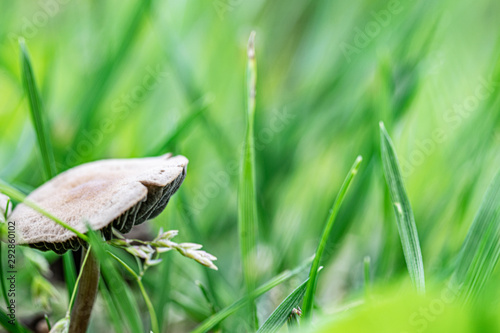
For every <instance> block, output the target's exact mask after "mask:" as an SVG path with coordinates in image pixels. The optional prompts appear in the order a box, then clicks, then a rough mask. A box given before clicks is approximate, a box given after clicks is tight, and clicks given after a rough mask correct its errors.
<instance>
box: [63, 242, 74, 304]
mask: <svg viewBox="0 0 500 333" xmlns="http://www.w3.org/2000/svg"><path fill="white" fill-rule="evenodd" d="M62 260H63V271H64V280H65V281H66V288H67V290H68V295H71V292H72V291H73V290H74V289H75V286H76V266H75V259H74V257H73V252H72V251H68V252H66V253H64V254H63V255H62ZM70 290H71V291H70ZM69 306H71V304H69Z"/></svg>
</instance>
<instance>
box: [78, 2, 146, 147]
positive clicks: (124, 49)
mask: <svg viewBox="0 0 500 333" xmlns="http://www.w3.org/2000/svg"><path fill="white" fill-rule="evenodd" d="M151 2H152V1H151V0H145V1H139V2H137V5H136V7H135V8H133V9H132V11H131V13H130V18H129V19H128V24H127V25H126V27H125V28H124V29H123V34H122V35H121V36H120V37H119V38H118V40H119V42H118V48H117V49H116V50H115V51H114V52H113V55H112V56H111V57H109V58H108V59H106V60H105V61H104V63H103V64H102V65H101V66H100V67H99V68H98V70H96V73H97V76H96V77H95V79H94V80H93V82H92V84H90V85H88V87H89V89H88V91H87V92H86V93H84V94H82V100H81V101H80V105H79V107H78V110H79V113H80V114H82V119H80V124H79V128H78V130H77V131H76V135H75V138H74V139H73V143H72V146H73V147H75V146H76V145H77V144H78V143H79V142H80V141H81V140H82V138H84V133H85V130H88V129H89V128H90V127H92V125H93V122H94V121H95V118H96V115H97V112H98V110H99V104H100V103H101V102H102V100H103V99H104V97H105V96H106V93H107V92H108V91H109V88H110V87H111V86H112V83H113V80H112V79H113V77H114V75H115V74H116V72H117V71H118V69H119V68H120V66H121V64H122V63H123V61H124V60H125V59H126V57H127V55H128V54H129V51H130V48H131V47H132V45H133V44H134V42H135V41H136V39H137V37H138V36H139V34H140V32H141V31H142V29H141V23H142V22H143V21H144V18H145V17H146V15H147V13H148V12H149V8H150V6H151Z"/></svg>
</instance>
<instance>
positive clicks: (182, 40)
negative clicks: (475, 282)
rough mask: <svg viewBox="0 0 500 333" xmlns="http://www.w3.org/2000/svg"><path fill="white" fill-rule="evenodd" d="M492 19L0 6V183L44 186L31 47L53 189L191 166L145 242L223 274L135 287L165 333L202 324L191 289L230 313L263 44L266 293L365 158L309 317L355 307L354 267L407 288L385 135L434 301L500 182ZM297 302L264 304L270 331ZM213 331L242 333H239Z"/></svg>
mask: <svg viewBox="0 0 500 333" xmlns="http://www.w3.org/2000/svg"><path fill="white" fill-rule="evenodd" d="M499 15H500V3H499V2H495V1H485V0H479V1H476V2H474V3H471V2H468V1H464V0H460V1H446V0H445V1H430V0H424V1H418V2H417V1H396V0H394V1H357V0H355V1H349V2H346V1H327V0H315V1H262V0H257V1H252V2H250V1H247V2H244V1H241V0H211V1H203V2H202V1H200V2H188V1H159V0H155V1H148V0H144V1H130V0H125V1H90V0H89V1H80V2H78V1H71V0H40V1H36V2H35V1H30V2H28V1H24V2H20V1H15V2H11V1H6V0H0V41H1V44H0V101H1V102H0V178H1V179H3V180H5V181H7V182H9V183H10V184H12V185H14V186H16V187H18V188H20V189H22V190H23V191H24V192H26V193H29V192H30V191H31V190H32V189H33V188H35V187H37V186H39V185H40V184H42V183H43V172H42V168H41V166H40V165H41V164H40V156H39V151H38V147H37V143H36V134H35V132H34V130H33V126H32V122H31V119H30V114H29V109H28V104H27V100H26V96H25V95H24V91H23V87H22V81H21V75H20V60H19V47H18V42H17V40H18V38H19V37H20V36H22V37H24V39H25V40H26V44H27V46H28V48H29V51H30V54H31V59H32V63H33V67H34V69H35V75H36V79H37V83H38V85H39V87H40V90H41V95H42V100H43V102H44V107H45V111H46V114H47V117H48V120H49V127H50V135H51V138H52V141H53V145H54V149H55V157H56V162H57V165H58V172H62V171H64V170H66V169H68V168H70V167H73V166H75V165H78V164H81V163H84V162H88V161H93V160H97V159H103V158H129V157H143V156H148V155H159V154H161V153H164V152H168V151H171V152H173V153H174V154H182V155H185V156H186V157H188V158H189V160H190V164H189V169H188V176H187V178H186V181H185V183H184V184H183V186H182V188H181V190H180V192H179V193H178V194H177V195H176V196H175V197H174V198H173V200H172V202H171V203H170V205H169V207H168V208H167V209H166V211H165V212H164V213H163V214H162V215H161V216H160V217H158V218H157V219H156V220H155V221H154V222H153V223H150V226H151V227H150V228H151V229H152V231H148V230H146V232H151V233H152V234H153V233H154V232H155V231H154V230H156V229H158V228H159V227H163V228H164V229H179V230H180V235H179V239H181V240H185V241H193V242H197V243H201V244H203V245H204V247H205V249H206V250H207V251H208V252H210V253H213V254H214V255H216V256H217V257H218V259H219V260H218V261H217V265H218V266H219V271H218V272H205V270H206V269H205V268H203V267H198V266H199V265H197V264H196V263H194V262H193V263H191V262H187V263H186V260H184V258H181V257H180V256H177V255H175V254H168V255H166V256H165V258H167V260H165V261H164V262H163V263H162V264H161V265H160V266H159V267H156V268H154V269H155V270H156V272H157V273H158V274H155V273H153V272H149V274H150V275H149V276H148V277H147V278H146V286H147V288H149V290H150V293H151V294H152V298H153V302H155V292H154V290H157V288H160V289H162V288H163V289H165V290H166V292H167V293H171V296H170V297H171V298H170V301H169V303H168V304H167V306H165V308H164V311H163V313H164V314H165V318H166V317H167V315H168V320H167V319H165V322H164V325H165V326H164V328H165V330H167V328H168V330H169V331H172V332H175V331H186V330H188V329H189V328H192V327H194V326H195V325H196V323H197V322H199V321H201V320H203V319H204V318H205V317H206V316H207V315H208V314H209V313H210V309H209V308H208V307H207V306H206V305H205V303H206V302H205V301H204V298H203V295H202V293H201V292H200V290H199V289H198V288H197V287H196V285H195V281H197V280H199V281H202V283H204V284H208V285H209V286H210V287H209V288H210V289H211V290H212V291H214V293H215V294H216V297H217V298H218V299H217V302H218V303H219V304H221V305H228V304H230V303H231V302H232V301H234V300H235V299H237V298H238V297H239V296H241V295H242V293H243V284H242V282H241V279H242V277H241V263H240V259H239V258H240V257H239V251H238V250H237V249H238V231H237V198H236V192H237V186H238V170H239V163H240V160H241V148H242V145H243V142H244V141H243V140H244V130H245V66H246V59H247V57H246V43H247V39H248V36H249V34H250V32H251V31H252V30H255V31H256V33H257V37H256V52H257V66H258V83H257V111H256V125H255V135H256V136H255V140H256V162H257V168H256V175H257V199H258V213H259V232H258V242H259V247H258V258H257V259H256V267H255V269H256V272H257V274H258V281H260V282H264V281H266V280H268V279H269V278H271V277H272V276H274V275H276V274H278V273H279V272H281V271H283V270H285V269H292V268H294V267H297V266H298V265H299V264H300V263H302V262H303V261H304V260H306V259H307V258H308V257H310V256H311V255H312V254H313V253H314V251H315V249H316V246H317V242H318V240H319V236H320V234H321V230H322V228H323V224H324V221H325V218H326V216H327V213H328V210H329V208H330V206H331V204H332V201H333V199H334V198H335V195H336V193H337V191H338V189H339V188H340V185H341V182H342V180H343V178H344V176H345V174H346V172H347V170H348V169H349V166H350V165H351V164H352V162H353V161H354V159H355V157H356V156H357V155H358V154H361V155H363V158H364V161H363V164H362V167H361V169H360V172H359V174H358V176H357V178H356V179H355V182H354V184H353V188H352V190H351V192H350V193H349V195H348V196H347V199H346V201H345V203H344V205H343V207H342V209H341V211H340V215H339V217H338V220H337V222H336V225H335V227H334V231H333V234H332V235H331V237H330V239H329V245H328V248H327V253H326V257H327V258H326V260H325V263H324V265H325V269H324V271H323V272H322V273H321V274H320V280H319V290H318V293H317V294H318V300H317V303H318V306H320V307H322V309H323V311H324V313H325V314H329V313H331V312H333V311H337V310H338V309H339V308H341V307H342V306H344V305H345V304H346V303H348V302H349V301H350V300H351V299H353V298H355V297H356V295H358V294H359V293H361V292H362V290H363V258H364V257H365V256H369V257H370V258H371V263H372V266H371V267H372V272H371V274H372V276H371V278H372V281H374V282H376V283H386V282H390V281H393V280H394V279H399V278H401V277H403V278H404V277H406V276H407V271H406V266H405V263H404V259H403V255H402V251H401V243H400V240H399V237H398V233H397V229H396V224H395V221H394V216H393V212H392V207H391V204H390V202H389V198H388V193H387V189H386V185H385V180H384V178H383V173H382V168H381V163H380V152H379V132H378V131H379V129H378V122H379V121H384V122H385V124H386V127H387V129H388V131H389V132H390V133H391V136H392V138H393V140H394V143H395V146H396V150H397V152H398V155H399V158H400V162H401V164H402V168H403V176H404V180H405V182H406V187H407V190H408V194H409V197H410V200H411V203H412V206H413V210H414V213H415V219H416V223H417V228H418V231H419V235H420V243H421V246H422V252H423V258H424V266H425V270H426V273H427V277H428V279H430V280H437V281H440V280H443V279H446V278H447V277H448V275H449V269H450V265H452V264H453V262H454V260H455V259H456V255H457V253H458V251H459V248H460V246H461V244H462V242H463V239H464V238H465V235H466V233H467V230H468V229H469V227H470V224H471V222H472V219H473V217H474V213H475V212H476V210H477V208H478V207H479V203H480V201H481V198H482V196H483V194H484V193H485V190H486V188H487V185H488V184H489V183H490V181H491V179H492V178H493V175H494V174H495V172H496V171H497V170H498V165H499V162H500V155H499V154H498V149H499V148H500V132H499V124H500V113H499V112H498V110H499V106H500V104H499V101H500V100H499V97H498V96H499V94H498V92H499V89H500V63H499V52H500V39H499V33H500V31H499V29H498V17H499ZM20 260H21V261H22V260H23V259H22V258H20ZM50 260H55V258H51V259H50ZM496 277H497V278H498V274H496ZM31 280H32V278H31V277H26V278H24V279H21V282H20V283H25V284H26V288H29V286H30V283H31ZM297 283H298V280H297V281H292V282H290V286H292V285H293V286H296V285H297ZM56 285H57V283H56ZM290 286H288V285H285V286H282V287H280V288H281V289H280V288H278V290H277V291H274V292H272V293H269V294H267V295H266V296H265V297H263V298H261V299H259V303H258V311H259V316H260V318H261V319H265V318H266V317H267V315H268V314H269V313H270V311H272V309H274V308H275V306H276V305H277V304H278V303H279V302H280V301H281V300H282V299H283V297H284V296H286V295H287V294H288V292H289V291H290V290H291V289H290V288H291V287H290ZM19 288H22V286H19ZM61 288H62V289H61V292H62V293H64V287H61ZM133 288H135V286H134V287H133ZM20 302H21V303H20V309H21V310H19V311H21V312H22V311H23V310H22V309H23V307H24V306H25V309H27V310H25V311H26V312H29V313H33V312H37V311H38V312H43V310H42V309H41V308H40V307H38V308H37V307H36V306H34V305H33V304H32V302H31V301H30V298H29V297H27V298H23V299H22V300H21V301H20ZM57 302H61V303H64V302H63V301H62V300H60V299H59V300H56V301H55V303H57ZM24 303H25V304H24ZM98 306H99V305H98ZM161 306H162V307H163V306H164V305H161ZM55 308H57V306H55ZM157 311H159V310H157ZM53 316H54V321H55V320H57V319H58V317H57V315H56V314H54V315H53ZM102 316H105V313H103V314H101V315H100V317H101V318H100V319H99V316H98V318H97V319H96V320H95V323H94V325H98V324H99V323H98V321H99V320H103V319H102ZM51 318H52V317H51ZM146 322H147V320H146ZM224 325H225V326H223V328H224V329H225V330H227V331H234V330H237V329H238V319H237V317H234V318H232V317H230V318H228V320H226V321H225V322H224Z"/></svg>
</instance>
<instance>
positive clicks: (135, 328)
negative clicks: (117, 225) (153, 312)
mask: <svg viewBox="0 0 500 333" xmlns="http://www.w3.org/2000/svg"><path fill="white" fill-rule="evenodd" d="M88 238H89V241H90V245H91V246H92V249H93V251H94V254H95V256H96V258H97V259H98V261H99V262H100V264H101V274H102V276H103V278H104V281H105V282H106V285H107V287H108V288H109V290H110V294H111V297H112V299H113V300H114V303H115V304H116V305H117V307H118V308H119V309H120V312H121V317H122V318H125V321H126V322H127V324H128V326H129V329H130V331H131V332H142V331H143V327H142V322H141V317H140V313H141V312H140V310H139V307H138V306H137V302H136V301H135V299H134V298H133V297H132V294H131V293H130V290H129V287H128V286H127V283H126V282H125V280H124V279H123V276H122V275H121V274H120V273H119V271H118V270H117V268H116V266H115V260H114V259H112V258H111V256H110V255H109V253H108V250H107V249H108V248H109V245H108V244H106V243H104V242H103V241H102V240H100V239H99V236H98V235H97V233H96V232H94V231H89V232H88ZM155 333H156V332H155Z"/></svg>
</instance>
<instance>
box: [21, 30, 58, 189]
mask: <svg viewBox="0 0 500 333" xmlns="http://www.w3.org/2000/svg"><path fill="white" fill-rule="evenodd" d="M19 48H20V50H21V71H22V80H23V86H24V90H25V92H26V95H27V96H28V101H29V105H30V111H31V119H32V120H33V126H34V127H35V132H36V136H37V139H38V146H39V148H40V154H41V157H42V162H43V170H44V175H45V180H49V179H50V178H52V177H54V176H55V175H56V162H55V159H54V153H53V149H52V144H51V141H50V138H49V133H50V132H49V130H48V124H47V122H46V117H45V114H44V110H43V103H42V100H41V98H40V92H39V90H38V87H37V85H36V80H35V74H34V73H33V67H32V65H31V60H30V56H29V53H28V50H27V49H26V44H25V43H24V40H23V39H20V40H19Z"/></svg>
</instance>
